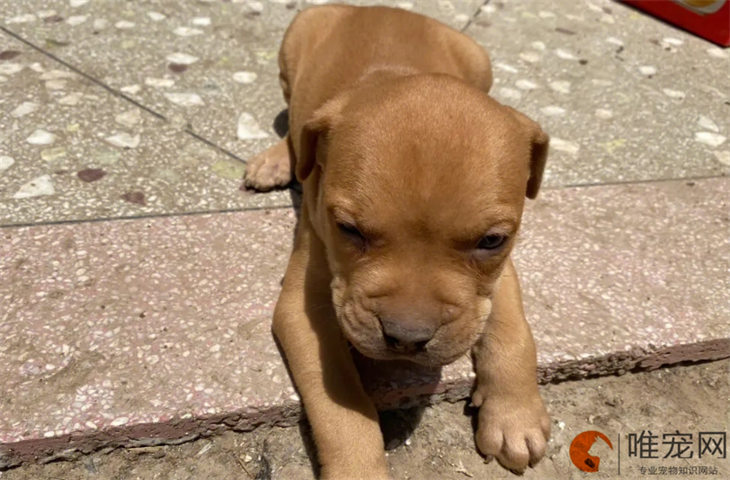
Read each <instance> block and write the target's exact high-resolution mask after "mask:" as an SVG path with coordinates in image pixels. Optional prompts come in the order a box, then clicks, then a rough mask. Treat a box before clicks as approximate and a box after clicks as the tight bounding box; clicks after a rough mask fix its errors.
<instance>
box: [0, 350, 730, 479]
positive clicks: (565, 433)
mask: <svg viewBox="0 0 730 480" xmlns="http://www.w3.org/2000/svg"><path fill="white" fill-rule="evenodd" d="M728 376H730V360H723V361H719V362H713V363H706V364H702V365H695V366H675V367H672V368H667V369H660V370H655V371H653V372H649V373H636V374H631V375H625V376H622V377H614V376H609V377H599V378H594V379H590V380H581V381H573V382H562V383H559V384H550V385H545V386H544V387H543V388H542V394H543V395H544V398H545V401H546V402H547V407H548V410H549V411H550V413H551V415H552V416H553V426H552V429H553V432H552V439H551V441H550V444H549V445H548V451H547V456H546V458H545V459H544V460H543V461H542V462H540V463H539V464H538V465H537V466H536V467H535V468H532V469H528V470H527V471H526V472H525V474H524V476H523V477H522V478H525V479H526V480H527V479H535V480H545V479H554V480H566V479H575V480H578V479H582V478H586V477H587V476H588V475H590V478H599V479H610V478H621V479H640V478H653V477H647V475H649V473H648V472H649V471H650V470H649V469H651V468H652V467H653V468H654V469H655V471H656V472H660V471H662V470H660V469H662V468H663V469H666V470H664V472H665V473H664V474H662V478H667V477H666V476H665V475H667V474H668V472H669V468H672V467H674V468H677V469H678V470H677V472H678V473H676V474H673V475H670V476H669V477H668V478H674V479H685V478H727V477H728V475H730V460H728V459H727V458H719V455H707V454H705V455H703V457H702V458H701V459H697V455H698V452H697V451H695V450H696V448H697V445H696V444H697V442H698V433H699V432H700V431H723V432H726V431H727V430H728V425H729V424H730V422H729V421H728V420H729V417H728V415H729V414H730V412H728V405H729V404H730V382H728V381H727V379H728ZM473 413H474V411H473V410H472V409H470V408H468V407H467V405H466V403H465V402H463V401H460V402H456V403H450V402H444V403H441V404H439V405H437V406H434V407H427V408H425V409H422V410H419V409H409V410H397V411H389V412H385V413H383V414H382V418H381V422H382V424H383V426H384V433H385V438H386V444H387V446H388V449H389V451H388V462H389V464H390V467H391V472H392V474H393V477H394V478H396V479H402V480H406V479H412V480H464V479H468V478H475V479H484V478H490V479H514V478H518V477H516V476H515V475H514V474H512V473H511V472H509V471H507V470H505V469H503V468H501V467H500V466H499V465H497V464H496V462H492V463H489V464H485V463H484V459H483V458H482V457H481V456H480V455H479V454H477V452H476V450H475V447H474V442H473V427H472V421H473V417H472V416H471V415H472V414H473ZM586 430H597V431H601V432H603V433H605V434H606V435H607V436H608V437H609V439H610V441H611V442H612V444H613V447H614V448H613V449H611V448H609V447H608V446H607V445H606V444H603V443H596V444H595V446H594V447H593V449H592V450H591V454H593V455H598V456H599V457H600V458H601V461H600V463H599V471H598V472H597V473H592V474H587V473H584V472H582V471H580V470H578V469H577V468H576V467H575V466H574V465H573V464H572V462H571V460H570V456H569V450H570V445H571V442H572V440H573V438H574V437H575V436H576V435H577V434H578V433H580V432H582V431H586ZM642 431H651V432H652V433H653V434H654V435H657V436H658V437H659V440H658V445H657V450H658V452H657V456H658V457H659V458H640V457H638V456H629V452H628V444H627V443H626V441H627V435H630V434H637V435H638V434H641V432H642ZM677 431H679V432H680V433H683V434H692V441H693V442H694V444H693V445H692V451H693V452H694V453H693V458H671V457H669V458H662V457H664V455H666V454H667V453H668V452H669V451H670V449H671V448H672V447H671V446H669V442H668V441H667V443H663V442H664V440H666V439H663V438H662V435H664V434H669V435H671V434H674V433H676V432H677ZM619 436H621V442H622V443H621V444H620V445H619V441H618V437H619ZM619 449H620V452H619V451H618V450H619ZM311 455H313V449H312V445H311V439H310V437H309V431H308V429H307V427H306V425H300V426H299V428H279V427H271V428H266V427H264V428H258V429H256V430H254V431H252V432H232V431H227V432H225V433H223V434H222V435H216V436H211V437H208V438H201V439H198V440H195V441H192V442H187V443H183V444H181V445H175V446H171V445H167V446H151V447H137V448H129V449H116V450H113V449H111V448H109V449H106V450H102V451H101V452H98V453H94V454H92V455H80V456H78V457H77V458H75V459H73V460H72V461H60V462H53V463H48V464H44V465H37V464H29V465H26V466H22V467H20V468H16V469H13V470H9V471H7V472H5V473H4V474H3V473H0V478H1V479H3V480H57V479H64V480H97V479H98V480H102V479H103V480H128V479H129V480H131V479H134V480H153V479H158V480H162V479H164V480H195V479H201V478H215V479H218V480H229V479H230V480H234V479H237V480H242V479H254V478H255V479H257V480H268V479H272V480H310V479H313V478H315V477H314V472H313V463H312V462H313V460H312V458H311ZM619 455H620V457H621V470H620V474H619V460H618V458H619ZM642 467H643V468H644V469H645V470H644V471H645V472H646V473H642ZM689 467H707V468H708V471H709V469H710V468H716V469H717V472H718V473H717V474H714V475H711V474H704V475H699V476H696V475H694V474H680V473H679V472H681V470H679V469H680V468H689ZM713 471H714V470H713ZM656 475H659V473H656Z"/></svg>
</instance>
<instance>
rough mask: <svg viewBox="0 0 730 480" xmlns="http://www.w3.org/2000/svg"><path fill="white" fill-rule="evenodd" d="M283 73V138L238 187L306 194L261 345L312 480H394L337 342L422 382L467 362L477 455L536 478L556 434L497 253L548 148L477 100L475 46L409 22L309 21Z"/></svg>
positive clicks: (379, 11) (479, 54) (442, 29)
mask: <svg viewBox="0 0 730 480" xmlns="http://www.w3.org/2000/svg"><path fill="white" fill-rule="evenodd" d="M279 65H280V68H281V76H280V77H281V85H282V88H283V90H284V96H285V98H286V100H287V102H288V103H289V125H290V132H289V135H288V136H287V137H286V138H285V139H283V140H282V141H281V142H280V143H278V144H277V145H274V146H273V147H271V148H270V149H269V150H267V151H265V152H263V153H262V154H260V155H259V156H257V157H256V158H254V159H252V161H251V163H250V166H249V170H248V172H247V180H246V181H247V183H248V184H249V185H250V186H252V187H254V188H257V189H261V190H265V189H270V188H272V187H274V186H276V185H285V184H286V183H288V182H289V181H290V179H291V174H292V171H293V172H294V173H295V174H296V177H297V179H298V180H299V181H300V182H302V184H303V202H302V211H301V217H300V223H299V227H298V229H297V233H296V239H295V242H294V251H293V252H292V256H291V259H290V261H289V266H288V269H287V272H286V276H285V278H284V284H283V289H282V292H281V296H280V297H279V301H278V303H277V306H276V311H275V313H274V326H273V328H274V333H275V335H276V337H277V338H278V340H279V342H280V344H281V346H282V348H283V350H284V352H285V354H286V357H287V360H288V362H289V367H290V369H291V373H292V376H293V377H294V382H295V383H296V386H297V388H298V389H299V392H300V394H301V396H302V399H303V402H304V407H305V409H306V412H307V416H308V418H309V421H310V423H311V425H312V431H313V435H314V440H315V443H316V445H317V449H318V455H319V460H320V462H321V465H322V476H323V477H324V478H337V479H340V478H342V479H350V478H363V479H365V478H366V479H374V478H388V467H387V465H386V462H385V456H384V453H383V440H382V436H381V433H380V430H379V427H378V417H377V414H376V411H375V408H374V407H373V404H372V402H371V401H370V399H369V398H368V397H367V395H366V394H365V392H364V390H363V387H362V384H361V382H360V379H359V376H358V373H357V371H356V369H355V367H354V365H353V361H352V358H351V356H350V352H349V346H348V342H349V344H351V345H353V346H354V347H355V348H357V349H358V350H359V351H360V352H361V353H363V354H364V355H367V356H369V357H373V358H377V359H408V360H411V361H414V362H419V363H423V364H427V365H438V364H444V363H447V362H451V361H453V360H455V359H456V358H458V357H459V356H460V355H463V354H464V353H466V352H467V351H468V350H469V349H470V348H471V349H473V354H474V359H475V369H476V372H477V382H476V387H475V391H474V394H473V397H472V400H473V403H474V404H476V405H477V406H480V410H479V427H478V430H477V433H476V442H477V446H478V447H479V449H480V450H481V451H482V453H484V454H485V455H493V456H496V457H497V458H498V459H499V461H500V462H501V463H502V464H503V465H504V466H506V467H507V468H510V469H513V470H518V471H519V470H523V469H525V468H526V467H527V465H528V464H531V463H534V462H537V461H538V460H539V459H540V458H541V457H542V456H543V454H544V452H545V446H546V442H547V439H548V437H549V430H550V422H549V418H548V415H547V412H546V411H545V407H544V405H543V402H542V400H541V398H540V395H539V393H538V388H537V382H536V355H535V346H534V342H533V339H532V335H531V333H530V329H529V327H528V325H527V323H526V322H525V318H524V314H523V311H522V300H521V298H520V287H519V283H518V281H517V276H516V273H515V270H514V267H513V265H512V262H511V260H510V257H509V254H510V251H511V249H512V246H513V245H514V239H515V237H516V235H517V231H518V229H519V226H520V219H521V215H522V209H523V205H524V198H525V196H527V197H530V198H534V197H535V195H536V194H537V191H538V189H539V186H540V180H541V177H542V171H543V167H544V164H545V158H546V155H547V145H548V137H547V136H546V135H545V134H544V133H543V132H542V130H541V129H540V127H539V126H538V125H537V124H535V123H534V122H533V121H531V120H530V119H528V118H527V117H525V116H524V115H522V114H520V113H518V112H516V111H514V110H513V109H511V108H508V107H505V106H503V105H500V104H499V103H497V102H496V101H495V100H493V99H491V98H490V97H489V96H487V94H486V92H487V91H488V90H489V87H490V86H491V83H492V78H491V71H490V64H489V59H488V57H487V55H486V53H485V52H484V51H483V50H482V49H481V47H479V46H478V45H477V44H476V43H475V42H473V41H472V40H471V39H469V38H468V37H466V36H465V35H462V34H461V33H459V32H457V31H455V30H452V29H450V28H448V27H446V26H444V25H442V24H440V23H438V22H436V21H434V20H431V19H429V18H426V17H423V16H420V15H416V14H413V13H409V12H406V11H402V10H397V9H391V8H381V7H369V8H358V7H349V6H339V5H333V6H324V7H316V8H311V9H308V10H306V11H304V12H302V13H300V14H299V15H298V16H297V17H296V18H295V19H294V22H293V23H292V24H291V26H290V27H289V29H288V30H287V32H286V35H285V37H284V41H283V43H282V47H281V51H280V56H279Z"/></svg>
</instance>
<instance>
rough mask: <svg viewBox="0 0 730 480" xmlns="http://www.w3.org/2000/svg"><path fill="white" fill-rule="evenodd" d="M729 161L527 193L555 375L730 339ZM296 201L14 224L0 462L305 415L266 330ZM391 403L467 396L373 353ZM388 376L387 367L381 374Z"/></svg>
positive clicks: (622, 366) (463, 378)
mask: <svg viewBox="0 0 730 480" xmlns="http://www.w3.org/2000/svg"><path fill="white" fill-rule="evenodd" d="M728 187H730V179H724V178H722V179H708V180H700V181H692V182H688V181H671V182H655V183H644V184H636V185H614V186H600V187H589V188H568V189H563V190H553V191H547V192H544V193H543V194H542V195H541V197H540V199H539V200H538V201H537V202H535V203H530V206H529V207H528V209H527V212H526V216H525V220H524V227H523V228H524V231H523V234H522V236H521V239H520V242H519V245H518V249H517V253H516V262H517V265H518V269H519V271H520V272H521V277H522V283H523V288H524V294H525V305H526V313H527V316H528V318H529V320H530V322H531V324H532V327H533V330H534V333H535V336H536V339H537V343H538V349H539V359H538V360H539V376H540V380H541V381H542V382H549V381H554V380H561V379H565V378H581V377H586V376H593V375H602V374H611V373H622V372H626V371H629V370H632V369H642V368H656V367H658V366H660V365H662V364H671V363H677V362H681V361H688V360H689V361H691V360H701V359H715V358H723V357H726V356H730V325H729V324H728V322H727V318H728V315H729V314H730V293H729V290H728V288H727V271H728V267H730V254H729V252H730V248H729V247H730V239H729V237H728V235H727V232H728V224H729V223H730V219H729V218H728V205H727V196H726V195H725V192H727V190H728ZM294 222H295V217H294V214H293V212H291V211H290V210H286V209H278V210H258V211H244V212H233V213H227V214H217V215H188V216H175V217H165V218H148V219H136V220H120V221H107V222H86V223H80V224H70V225H69V224H66V225H40V226H30V227H5V228H2V229H0V235H2V242H0V276H2V278H3V279H6V281H4V282H3V283H0V302H1V303H2V305H3V306H4V308H3V310H2V312H0V338H3V342H2V343H0V365H3V368H2V370H0V375H1V376H2V377H1V378H0V382H1V383H2V384H3V385H4V392H5V395H4V396H3V397H0V410H1V411H2V415H0V467H7V466H10V465H13V464H17V463H18V462H22V461H49V460H52V459H57V458H64V457H65V456H68V455H70V454H72V453H73V452H74V451H76V450H81V451H89V450H91V449H94V448H98V447H100V446H117V445H127V446H133V445H136V446H139V445H151V444H156V443H162V442H170V441H172V442H175V441H184V440H187V439H191V438H195V437H196V436H198V435H207V434H210V433H212V432H215V431H217V430H221V429H225V428H234V429H251V428H254V427H255V426H256V425H261V424H280V425H287V424H288V425H291V424H293V423H295V422H296V421H297V420H298V419H299V414H300V411H299V398H298V396H297V395H296V393H295V391H294V389H293V388H292V385H291V384H290V382H289V378H288V375H287V372H286V369H285V367H284V364H283V362H282V360H281V358H280V355H279V352H278V351H277V348H276V345H275V343H274V341H273V339H272V335H271V332H270V317H271V315H272V309H273V306H274V303H275V301H276V298H277V293H278V289H279V281H280V279H281V276H282V274H283V271H284V268H285V263H286V260H287V255H288V252H289V248H290V244H291V238H292V229H293V226H294ZM362 368H363V376H364V378H365V379H366V383H367V385H368V388H369V390H370V391H371V393H372V395H373V396H374V398H375V399H376V401H377V403H378V405H379V406H380V407H381V408H389V407H391V408H392V407H396V406H401V405H407V404H412V403H414V402H428V401H435V400H437V399H442V398H449V399H457V398H464V397H465V396H467V395H468V392H469V389H470V385H471V382H472V381H473V373H472V372H471V368H470V366H469V363H468V361H467V359H466V358H463V359H461V360H459V361H457V362H456V363H454V364H452V365H450V366H448V367H445V368H444V369H443V371H442V372H440V375H439V372H433V371H428V372H426V371H423V370H421V369H415V370H411V371H410V372H408V373H407V375H404V373H405V370H404V368H403V366H402V365H400V366H398V367H397V368H392V369H385V370H387V371H388V373H387V374H386V373H385V372H384V368H383V365H372V364H370V362H363V365H362ZM386 375H387V376H386Z"/></svg>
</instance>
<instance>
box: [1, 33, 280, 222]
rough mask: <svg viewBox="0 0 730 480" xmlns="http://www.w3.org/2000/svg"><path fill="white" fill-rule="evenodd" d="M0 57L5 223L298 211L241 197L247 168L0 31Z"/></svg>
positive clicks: (273, 198)
mask: <svg viewBox="0 0 730 480" xmlns="http://www.w3.org/2000/svg"><path fill="white" fill-rule="evenodd" d="M0 52H4V57H5V58H6V59H4V60H0V72H4V73H3V74H2V75H3V79H2V83H0V158H2V159H4V160H0V224H30V223H37V222H58V221H68V220H87V219H98V218H114V217H127V216H140V215H156V214H171V213H186V212H195V211H218V210H228V209H243V208H259V207H262V206H277V205H290V204H291V200H290V195H289V194H288V192H274V193H272V194H267V195H254V194H252V193H250V192H247V191H241V190H240V189H239V187H240V186H241V183H242V180H241V179H242V177H243V172H244V169H245V165H244V164H243V163H241V162H239V161H238V160H236V159H234V158H231V157H229V156H228V155H225V154H224V153H221V152H220V151H219V150H217V149H215V148H213V147H210V146H208V145H206V144H205V143H203V142H201V141H199V140H196V139H195V138H193V137H192V136H190V135H187V134H185V133H184V132H182V131H181V130H180V129H179V128H176V127H175V125H173V124H171V123H169V122H165V121H162V120H160V119H159V118H156V117H155V116H153V115H151V114H149V113H148V112H146V111H144V110H142V109H140V108H138V107H137V106H135V105H133V104H131V103H129V102H127V101H125V100H124V99H121V98H119V97H116V96H114V95H111V94H109V93H108V92H107V91H106V90H104V89H102V88H100V87H98V86H97V85H94V84H93V83H91V82H90V81H89V80H88V79H86V78H84V77H82V76H80V75H77V74H75V73H73V72H71V71H70V70H68V69H66V68H65V67H63V66H62V65H59V64H57V63H56V62H54V61H53V60H52V59H49V58H48V57H46V56H44V55H42V54H41V53H38V52H36V51H35V50H32V49H30V48H29V47H27V46H26V45H24V44H22V43H20V42H19V41H17V40H15V39H13V38H12V37H9V36H7V35H4V34H2V33H1V32H0ZM10 57H12V58H10Z"/></svg>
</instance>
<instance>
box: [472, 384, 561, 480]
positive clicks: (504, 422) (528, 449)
mask: <svg viewBox="0 0 730 480" xmlns="http://www.w3.org/2000/svg"><path fill="white" fill-rule="evenodd" d="M472 403H473V404H474V405H475V406H478V407H480V408H479V426H478V428H477V433H476V443H477V447H478V448H479V450H480V451H481V452H482V453H483V454H484V455H486V456H488V457H489V456H494V457H496V458H497V460H498V461H499V463H500V464H502V466H503V467H505V468H507V469H509V470H512V471H514V472H517V473H521V472H523V471H524V470H525V468H527V466H528V465H530V466H533V465H535V464H536V463H537V462H539V461H540V459H541V458H542V457H543V456H544V455H545V448H546V447H547V441H548V439H549V438H550V417H549V416H548V414H547V411H546V410H545V405H544V404H543V402H542V399H541V398H540V395H539V394H538V393H537V392H535V393H533V394H530V395H528V396H527V397H525V398H517V399H516V398H515V397H512V396H510V397H507V396H504V395H502V396H500V395H498V394H493V395H489V394H487V393H486V392H484V393H482V392H481V391H480V389H477V391H476V392H474V395H472Z"/></svg>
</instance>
